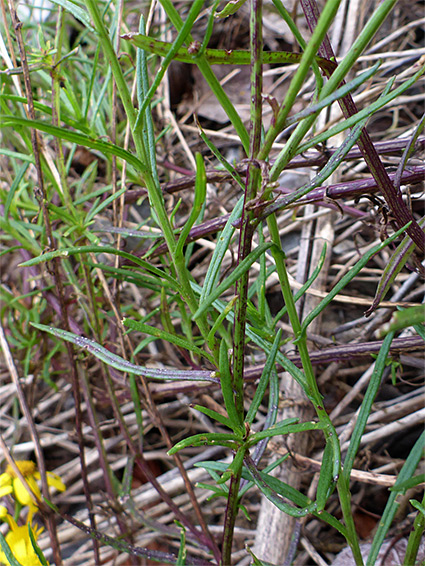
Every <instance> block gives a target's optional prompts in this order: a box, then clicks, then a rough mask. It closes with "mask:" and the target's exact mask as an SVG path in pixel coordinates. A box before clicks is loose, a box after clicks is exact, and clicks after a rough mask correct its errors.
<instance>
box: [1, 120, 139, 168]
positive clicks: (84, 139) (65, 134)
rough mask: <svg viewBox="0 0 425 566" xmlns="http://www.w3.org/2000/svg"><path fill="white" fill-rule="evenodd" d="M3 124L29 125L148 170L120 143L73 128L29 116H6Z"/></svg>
mask: <svg viewBox="0 0 425 566" xmlns="http://www.w3.org/2000/svg"><path fill="white" fill-rule="evenodd" d="M2 125H3V126H27V127H28V128H34V129H35V130H39V131H40V132H45V133H46V134H50V135H52V136H54V137H56V138H59V139H63V140H67V141H69V142H72V143H76V144H78V145H82V146H84V147H90V148H91V149H96V150H97V151H100V152H101V153H103V154H105V155H108V156H110V155H115V156H116V157H119V158H121V159H123V160H124V161H127V163H128V164H129V165H132V166H133V167H134V168H135V169H136V171H139V172H140V173H146V172H147V168H146V165H145V164H144V163H142V162H141V161H140V159H138V158H137V157H136V156H135V155H133V154H132V153H130V152H129V151H127V150H126V149H123V148H122V147H120V146H118V145H114V144H113V143H109V142H105V141H101V140H97V139H94V138H92V137H89V136H88V135H86V134H82V133H79V132H72V131H71V130H66V129H64V128H60V127H59V126H52V125H51V124H48V123H47V122H41V121H40V120H28V119H27V118H19V117H18V116H4V117H3V124H2Z"/></svg>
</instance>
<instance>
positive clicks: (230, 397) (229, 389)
mask: <svg viewBox="0 0 425 566" xmlns="http://www.w3.org/2000/svg"><path fill="white" fill-rule="evenodd" d="M219 367H220V385H221V392H222V394H223V400H224V406H225V407H226V411H227V414H228V416H229V420H230V423H231V428H232V430H233V431H234V432H235V433H236V431H238V433H239V438H241V437H243V435H244V434H245V427H244V426H243V424H242V421H241V419H240V417H239V415H238V412H237V411H236V405H235V396H234V392H233V386H232V376H231V374H230V368H229V357H228V353H227V345H226V342H225V341H224V340H222V341H221V343H220V354H219Z"/></svg>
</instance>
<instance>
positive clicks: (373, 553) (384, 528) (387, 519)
mask: <svg viewBox="0 0 425 566" xmlns="http://www.w3.org/2000/svg"><path fill="white" fill-rule="evenodd" d="M424 445H425V431H424V432H422V434H421V435H420V437H419V438H418V440H417V441H416V442H415V444H414V446H413V448H412V450H411V451H410V454H409V455H408V457H407V459H406V461H405V463H404V465H403V467H402V469H401V470H400V473H399V475H398V478H397V481H396V483H395V485H394V486H393V488H392V490H391V493H390V496H389V498H388V501H387V504H386V506H385V509H384V513H383V514H382V517H381V520H380V521H379V524H378V529H377V531H376V533H375V536H374V539H373V542H372V547H371V549H370V552H369V556H368V558H367V562H366V566H374V565H375V564H376V561H377V558H378V554H379V550H380V548H381V546H382V543H383V542H384V540H385V537H386V536H387V533H388V530H389V528H390V526H391V523H392V521H393V519H394V517H395V514H396V513H397V510H398V508H399V506H400V501H401V498H400V496H399V494H400V493H401V494H403V495H404V493H405V491H406V490H405V489H399V486H400V485H403V484H404V483H405V482H406V481H407V480H409V479H410V478H411V477H413V474H414V473H415V470H416V468H417V467H418V464H419V462H420V461H421V458H422V457H423V453H424Z"/></svg>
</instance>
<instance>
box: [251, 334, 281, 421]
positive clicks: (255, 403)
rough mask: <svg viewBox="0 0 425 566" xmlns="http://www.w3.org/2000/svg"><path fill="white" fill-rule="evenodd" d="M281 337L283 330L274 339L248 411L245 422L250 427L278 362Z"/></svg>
mask: <svg viewBox="0 0 425 566" xmlns="http://www.w3.org/2000/svg"><path fill="white" fill-rule="evenodd" d="M281 337H282V329H281V328H279V330H278V332H277V334H276V337H275V339H274V342H273V345H272V347H271V350H270V354H269V355H268V356H267V360H266V363H265V365H264V369H263V371H262V374H261V377H260V381H259V382H258V385H257V389H256V391H255V395H254V398H253V400H252V402H251V405H250V407H249V409H248V413H247V414H246V417H245V422H247V423H248V424H249V425H251V424H252V423H253V421H254V419H255V415H256V414H257V411H258V408H259V407H260V405H261V402H262V400H263V397H264V394H265V392H266V389H267V385H268V383H269V379H270V374H271V372H272V370H273V368H274V365H275V362H276V355H277V352H278V349H279V346H280V339H281Z"/></svg>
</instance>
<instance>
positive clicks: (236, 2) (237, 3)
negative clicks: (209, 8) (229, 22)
mask: <svg viewBox="0 0 425 566" xmlns="http://www.w3.org/2000/svg"><path fill="white" fill-rule="evenodd" d="M245 2H246V0H230V1H229V2H227V4H226V5H225V6H224V8H223V9H222V10H220V12H216V13H215V14H214V16H215V17H216V18H227V16H231V15H232V14H235V13H236V12H237V11H238V10H239V8H240V7H241V6H243V5H244V4H245Z"/></svg>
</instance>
